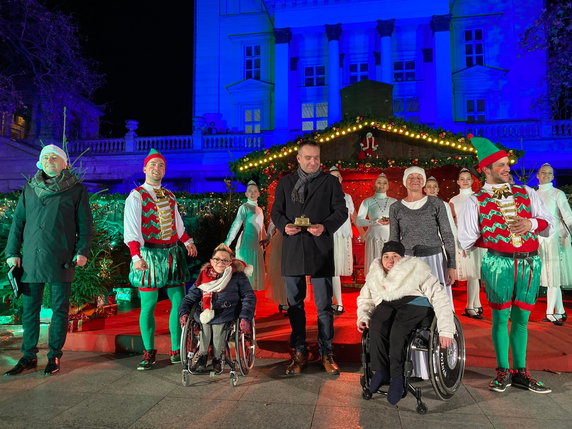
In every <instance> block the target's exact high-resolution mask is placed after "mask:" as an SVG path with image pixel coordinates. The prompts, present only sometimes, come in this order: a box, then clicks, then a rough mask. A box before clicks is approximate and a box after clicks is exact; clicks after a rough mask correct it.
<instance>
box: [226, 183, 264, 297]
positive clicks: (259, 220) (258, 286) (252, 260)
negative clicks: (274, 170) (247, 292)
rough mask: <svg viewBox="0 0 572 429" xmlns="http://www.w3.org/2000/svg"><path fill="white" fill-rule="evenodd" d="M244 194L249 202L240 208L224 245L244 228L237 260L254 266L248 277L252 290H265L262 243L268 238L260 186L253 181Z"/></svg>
mask: <svg viewBox="0 0 572 429" xmlns="http://www.w3.org/2000/svg"><path fill="white" fill-rule="evenodd" d="M244 194H245V195H246V198H247V201H246V203H244V204H243V205H241V206H240V207H239V208H238V212H237V214H236V218H235V219H234V222H233V223H232V226H231V227H230V230H229V231H228V235H227V237H226V240H224V244H226V245H227V246H230V243H232V241H233V240H234V239H235V238H236V235H237V234H238V232H239V231H240V228H241V227H242V226H244V228H243V230H242V232H241V233H240V236H239V237H238V240H237V242H236V251H235V254H236V259H240V260H242V261H244V262H246V263H247V264H248V265H252V267H253V271H252V275H251V276H248V280H250V284H251V285H252V289H254V290H262V289H264V254H263V250H262V243H261V242H262V240H264V239H265V238H266V231H265V230H264V214H263V213H262V209H261V208H260V207H258V197H260V190H259V189H258V185H257V184H256V183H255V182H254V181H252V180H251V181H250V182H248V186H247V187H246V192H245V193H244Z"/></svg>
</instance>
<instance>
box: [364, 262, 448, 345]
mask: <svg viewBox="0 0 572 429" xmlns="http://www.w3.org/2000/svg"><path fill="white" fill-rule="evenodd" d="M404 296H425V297H427V299H428V300H429V303H431V305H432V306H433V310H434V311H435V315H436V316H437V329H438V331H439V335H440V336H443V337H449V338H453V335H454V334H455V322H454V320H453V309H452V308H451V300H450V299H449V296H448V295H447V292H445V288H444V287H443V285H441V283H439V280H438V279H437V278H436V277H435V276H434V275H433V274H432V273H431V268H429V265H427V264H426V263H425V262H423V261H422V260H421V259H418V258H415V257H413V256H405V257H403V258H402V259H401V260H400V261H399V262H398V263H396V264H395V265H394V266H393V268H392V269H391V271H389V273H386V272H385V271H384V269H383V267H382V266H381V259H380V258H377V259H375V260H374V261H373V262H372V263H371V266H370V267H369V272H368V274H367V278H366V280H365V285H364V286H363V287H362V289H361V292H360V294H359V296H358V298H357V323H358V325H359V323H360V322H368V323H369V319H370V317H371V315H372V313H373V310H374V308H375V307H376V306H377V305H379V304H380V303H381V302H382V301H384V300H385V301H395V300H396V299H399V298H403V297H404Z"/></svg>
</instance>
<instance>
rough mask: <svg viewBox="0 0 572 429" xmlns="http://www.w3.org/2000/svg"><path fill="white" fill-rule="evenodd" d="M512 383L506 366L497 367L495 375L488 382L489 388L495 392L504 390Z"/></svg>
mask: <svg viewBox="0 0 572 429" xmlns="http://www.w3.org/2000/svg"><path fill="white" fill-rule="evenodd" d="M511 383H512V376H511V373H510V370H509V369H508V368H497V376H496V377H495V378H494V379H493V380H491V382H490V383H489V389H490V390H493V391H495V392H504V391H505V390H506V388H507V387H509V386H510V385H511Z"/></svg>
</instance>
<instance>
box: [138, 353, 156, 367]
mask: <svg viewBox="0 0 572 429" xmlns="http://www.w3.org/2000/svg"><path fill="white" fill-rule="evenodd" d="M156 357H157V350H143V360H142V361H141V362H139V365H137V370H138V371H147V370H149V369H153V365H155V358H156Z"/></svg>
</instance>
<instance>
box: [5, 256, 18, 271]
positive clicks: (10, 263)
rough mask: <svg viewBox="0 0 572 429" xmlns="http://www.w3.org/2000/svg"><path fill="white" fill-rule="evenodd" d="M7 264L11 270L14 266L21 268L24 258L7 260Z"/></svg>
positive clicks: (14, 257) (15, 257)
mask: <svg viewBox="0 0 572 429" xmlns="http://www.w3.org/2000/svg"><path fill="white" fill-rule="evenodd" d="M6 263H7V264H8V266H9V267H10V268H12V267H13V266H14V265H15V266H17V267H18V268H20V267H21V266H22V258H20V257H18V256H12V257H11V258H8V259H6Z"/></svg>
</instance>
